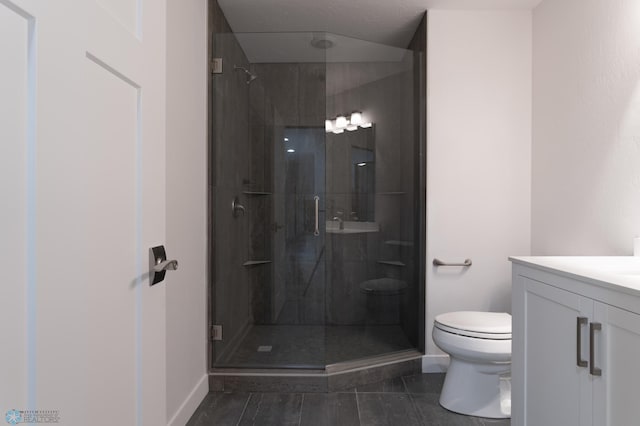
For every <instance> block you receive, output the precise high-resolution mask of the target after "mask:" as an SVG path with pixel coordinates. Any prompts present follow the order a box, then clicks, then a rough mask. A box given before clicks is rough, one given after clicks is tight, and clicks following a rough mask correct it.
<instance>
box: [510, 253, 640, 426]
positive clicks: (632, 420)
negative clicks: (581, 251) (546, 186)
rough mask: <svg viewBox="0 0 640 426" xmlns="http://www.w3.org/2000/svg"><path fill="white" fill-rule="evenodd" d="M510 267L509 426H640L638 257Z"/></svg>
mask: <svg viewBox="0 0 640 426" xmlns="http://www.w3.org/2000/svg"><path fill="white" fill-rule="evenodd" d="M616 259H617V260H619V262H618V263H616V262H615V260H616ZM620 259H624V260H620ZM511 260H512V261H513V293H512V298H513V300H512V302H513V305H512V316H513V342H512V373H511V374H512V421H511V424H512V425H514V426H525V425H528V426H555V425H557V426H573V425H580V426H584V425H593V426H605V425H608V426H627V425H640V258H631V259H627V258H617V257H616V258H603V257H597V258H588V257H580V258H574V257H571V258H563V257H526V258H524V257H522V258H511ZM607 260H609V261H614V266H611V265H609V266H608V267H605V266H606V265H607V264H606V261H607ZM636 266H637V274H636V269H635V267H636ZM603 267H605V269H604V272H603V269H602V268H603ZM620 272H633V273H626V274H623V273H620Z"/></svg>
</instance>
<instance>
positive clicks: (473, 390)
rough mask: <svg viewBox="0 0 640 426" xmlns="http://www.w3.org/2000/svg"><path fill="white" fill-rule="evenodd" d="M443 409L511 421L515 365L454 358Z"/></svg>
mask: <svg viewBox="0 0 640 426" xmlns="http://www.w3.org/2000/svg"><path fill="white" fill-rule="evenodd" d="M440 405H442V406H443V407H444V408H446V409H447V410H449V411H453V412H455V413H460V414H466V415H469V416H477V417H486V418H491V419H505V418H509V417H511V364H510V363H506V364H475V363H471V362H468V361H465V360H460V359H455V358H451V363H450V364H449V368H448V370H447V374H446V376H445V380H444V385H443V387H442V393H441V394H440Z"/></svg>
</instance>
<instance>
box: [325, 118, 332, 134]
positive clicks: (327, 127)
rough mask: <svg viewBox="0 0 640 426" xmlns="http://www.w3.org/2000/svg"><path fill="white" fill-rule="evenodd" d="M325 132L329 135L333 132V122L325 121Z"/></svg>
mask: <svg viewBox="0 0 640 426" xmlns="http://www.w3.org/2000/svg"><path fill="white" fill-rule="evenodd" d="M324 131H325V132H327V133H329V132H332V131H333V121H331V120H325V121H324Z"/></svg>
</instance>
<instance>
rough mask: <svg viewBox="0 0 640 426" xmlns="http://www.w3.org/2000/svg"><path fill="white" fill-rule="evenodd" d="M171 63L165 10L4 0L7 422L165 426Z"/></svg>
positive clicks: (108, 1) (1, 215)
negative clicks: (160, 259)
mask: <svg viewBox="0 0 640 426" xmlns="http://www.w3.org/2000/svg"><path fill="white" fill-rule="evenodd" d="M164 50H165V2H163V1H158V0H56V1H43V0H0V144H1V145H0V146H1V147H2V153H1V155H0V194H1V196H2V201H1V203H2V204H1V209H0V259H1V260H0V262H1V263H0V265H1V266H2V268H1V270H2V274H3V276H2V281H3V282H2V284H1V285H0V298H1V300H2V309H0V324H1V326H2V339H3V343H2V349H1V350H0V365H1V368H0V410H2V412H1V415H2V417H5V415H6V414H7V412H10V414H11V415H13V418H14V420H15V417H16V416H17V415H22V416H23V420H24V421H27V420H28V418H25V417H28V416H33V415H34V414H35V415H47V416H51V415H55V416H57V418H56V420H57V421H58V424H62V425H110V426H111V425H114V424H121V425H154V426H157V425H162V424H166V413H165V411H166V410H165V405H166V402H165V399H166V383H165V381H166V380H165V377H166V373H165V306H164V303H165V287H164V286H165V284H164V283H162V284H159V285H156V286H153V287H150V286H149V283H148V276H147V275H145V274H146V273H147V271H148V262H149V260H148V249H149V247H151V246H154V245H159V244H162V243H163V242H164V238H165V235H164V233H165V198H164V197H165V181H164V179H165V125H164V119H165V99H164V94H165V71H164V69H165V63H164V61H165V52H164ZM168 252H169V253H168V254H169V255H170V254H171V248H170V247H168ZM169 279H170V275H169ZM11 410H17V411H18V412H19V411H23V413H16V412H13V411H11ZM26 410H34V411H35V412H31V413H27V412H24V411H26Z"/></svg>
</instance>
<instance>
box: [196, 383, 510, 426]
mask: <svg viewBox="0 0 640 426" xmlns="http://www.w3.org/2000/svg"><path fill="white" fill-rule="evenodd" d="M443 380H444V374H418V375H414V376H406V377H401V378H397V379H392V380H386V381H384V382H380V383H374V384H371V385H366V386H360V387H357V388H355V389H350V390H347V391H344V392H333V393H241V392H234V393H223V392H213V393H209V394H208V395H207V396H206V397H205V399H204V400H203V401H202V403H201V404H200V407H198V409H197V410H196V412H195V413H194V414H193V416H192V417H191V419H190V420H189V422H188V423H187V426H210V425H215V426H226V425H234V426H235V425H256V426H258V425H260V426H263V425H264V426H280V425H292V426H357V425H363V426H369V425H372V426H378V425H380V426H383V425H384V426H386V425H388V426H411V425H429V426H491V425H493V426H509V425H510V424H511V422H510V421H509V420H491V419H481V418H476V417H468V416H462V415H459V414H455V413H451V412H449V411H447V410H445V409H444V408H442V407H441V406H440V404H439V403H438V398H439V394H440V389H441V388H442V383H443Z"/></svg>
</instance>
